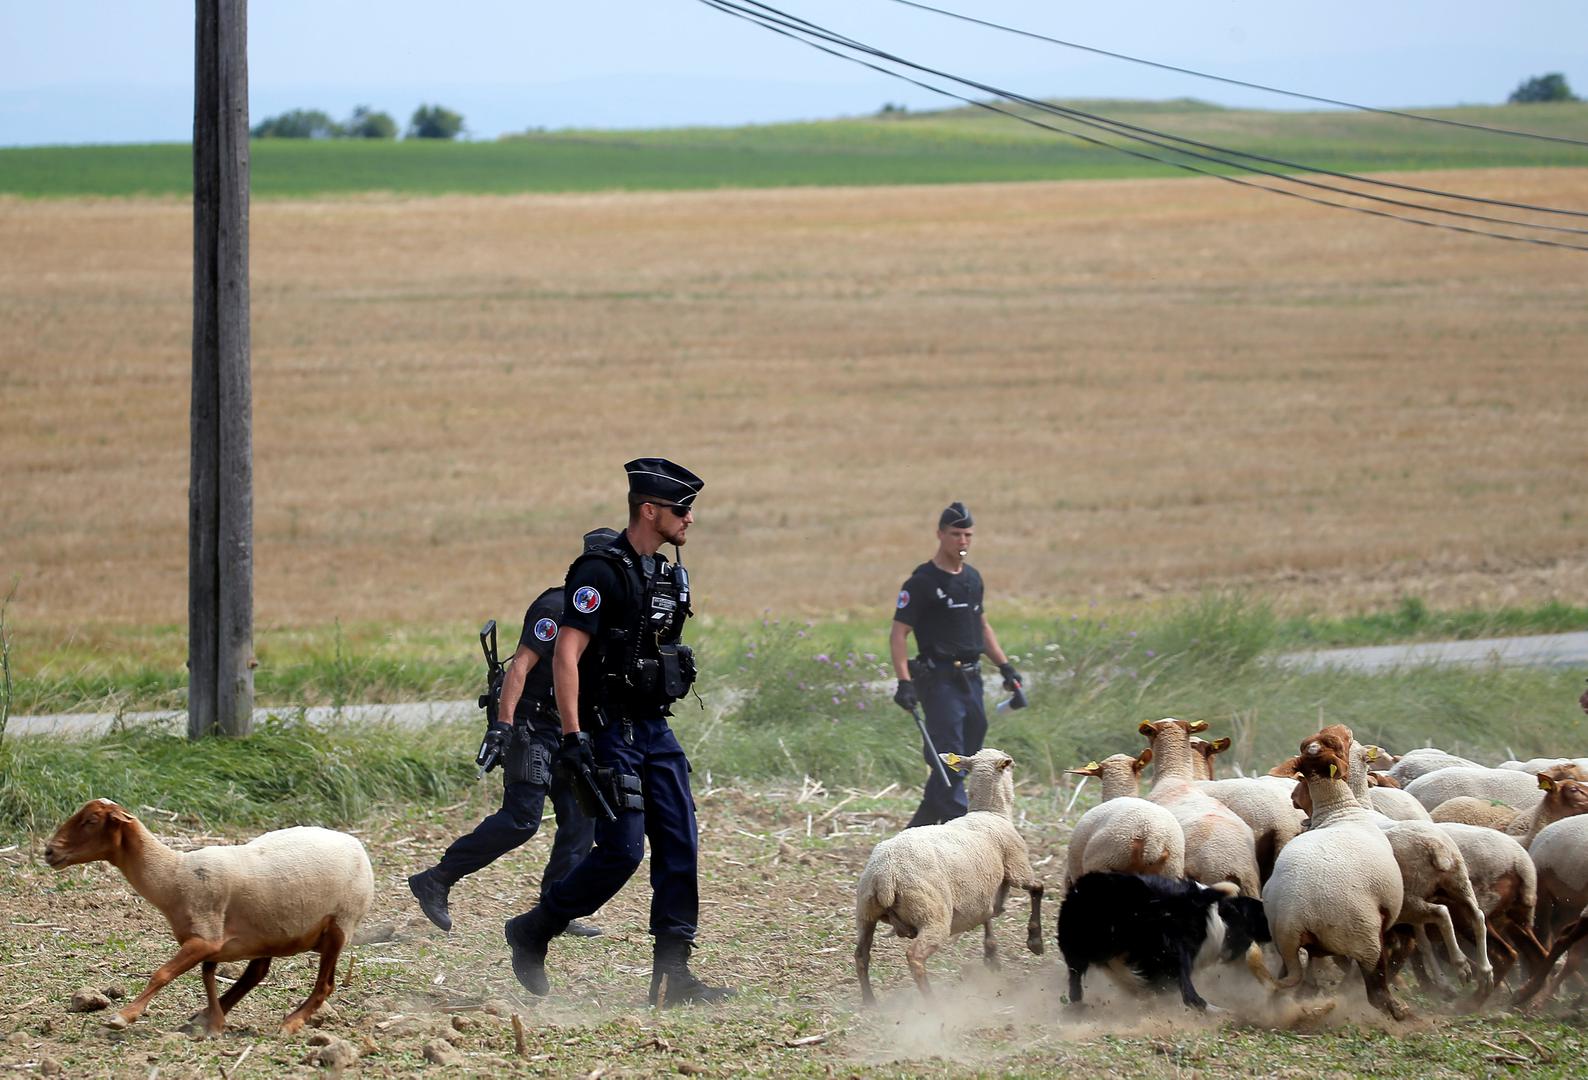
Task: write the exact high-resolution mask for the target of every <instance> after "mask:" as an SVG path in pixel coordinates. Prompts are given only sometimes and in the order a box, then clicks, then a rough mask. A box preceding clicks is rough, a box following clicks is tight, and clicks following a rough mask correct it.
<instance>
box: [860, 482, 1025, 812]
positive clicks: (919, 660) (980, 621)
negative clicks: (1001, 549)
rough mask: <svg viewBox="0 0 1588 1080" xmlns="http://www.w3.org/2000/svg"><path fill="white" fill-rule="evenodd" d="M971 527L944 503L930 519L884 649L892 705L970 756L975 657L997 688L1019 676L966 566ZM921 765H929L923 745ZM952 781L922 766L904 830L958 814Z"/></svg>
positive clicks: (977, 692) (947, 747)
mask: <svg viewBox="0 0 1588 1080" xmlns="http://www.w3.org/2000/svg"><path fill="white" fill-rule="evenodd" d="M974 524H975V522H974V521H973V520H972V518H971V516H970V511H969V510H967V509H965V504H964V503H961V502H956V503H950V504H949V506H948V507H947V509H945V510H944V511H943V512H942V514H940V515H939V516H938V519H937V551H936V552H935V553H933V555H932V557H931V559H929V560H928V561H926V562H924V563H922V564H921V565H920V566H917V567H916V568H915V571H914V572H913V573H912V574H911V575H910V578H909V580H908V581H906V582H905V583H904V588H902V589H900V590H899V599H898V603H897V605H896V606H895V610H894V613H893V630H892V632H891V633H890V634H889V638H888V647H889V652H890V653H891V654H892V659H893V671H894V674H895V675H897V676H898V679H899V687H898V689H897V690H896V691H895V692H894V695H893V700H894V701H895V702H897V703H898V704H899V706H900V707H901V708H903V709H905V710H906V711H909V712H914V711H915V709H916V707H917V706H919V707H920V708H921V709H922V711H923V712H924V713H925V714H926V715H925V720H926V730H927V734H929V735H930V736H931V738H932V744H933V746H935V747H936V749H937V751H938V752H939V753H955V754H960V755H963V756H965V757H970V756H971V755H972V754H974V753H976V752H977V751H978V750H980V749H981V747H982V740H983V739H985V738H986V737H987V712H986V710H985V708H984V707H983V705H982V689H981V656H982V654H983V653H986V654H987V656H988V657H989V658H991V660H992V662H993V663H995V664H997V665H998V673H999V674H1000V675H1002V676H1003V681H1004V683H1003V684H1004V689H1006V690H1017V689H1019V687H1020V682H1021V679H1020V673H1019V672H1018V671H1016V670H1015V669H1014V665H1013V664H1011V663H1010V662H1009V657H1008V656H1006V655H1005V654H1004V651H1003V648H1002V647H1001V646H1000V645H999V644H998V636H997V635H996V634H994V633H993V628H992V626H991V625H990V624H989V623H988V622H987V615H986V613H985V612H984V611H983V610H982V583H981V575H980V574H978V573H977V572H976V568H975V567H974V566H972V565H970V564H969V563H968V562H966V561H965V556H966V555H968V554H969V553H970V543H971V538H972V535H973V531H972V526H973V525H974ZM912 632H913V633H914V634H915V643H916V649H917V655H916V657H915V659H914V660H909V659H907V655H908V651H909V648H908V643H907V642H906V640H905V639H906V638H908V637H909V636H910V634H911V633H912ZM922 753H923V755H924V756H925V757H926V762H927V765H928V766H933V765H934V763H935V759H934V758H933V757H932V754H931V751H929V750H927V749H926V747H925V746H924V745H923V746H922ZM950 775H952V776H953V786H952V787H950V786H948V785H945V784H944V783H943V780H942V776H941V774H940V773H939V771H938V770H937V769H936V768H929V770H928V774H927V780H926V793H925V795H924V797H923V798H922V799H921V805H920V807H919V808H918V809H917V810H916V811H915V816H914V817H912V818H911V819H910V824H909V826H906V828H909V827H913V826H916V825H935V824H937V823H939V822H943V821H948V820H950V819H951V818H957V817H959V816H961V815H962V814H964V813H965V811H966V809H967V806H968V803H967V801H966V798H965V787H964V785H963V784H961V783H960V782H959V777H958V775H957V774H950Z"/></svg>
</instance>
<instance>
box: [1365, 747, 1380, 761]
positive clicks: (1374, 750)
mask: <svg viewBox="0 0 1588 1080" xmlns="http://www.w3.org/2000/svg"><path fill="white" fill-rule="evenodd" d="M1367 759H1368V760H1369V761H1377V760H1378V747H1376V746H1370V747H1368V748H1367Z"/></svg>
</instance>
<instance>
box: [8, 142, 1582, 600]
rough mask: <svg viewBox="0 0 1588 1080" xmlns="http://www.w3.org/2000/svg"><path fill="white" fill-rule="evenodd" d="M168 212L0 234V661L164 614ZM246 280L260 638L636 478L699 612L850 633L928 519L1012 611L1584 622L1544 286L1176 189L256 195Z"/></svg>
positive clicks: (472, 554) (1544, 255) (559, 526)
mask: <svg viewBox="0 0 1588 1080" xmlns="http://www.w3.org/2000/svg"><path fill="white" fill-rule="evenodd" d="M1401 178H1403V179H1407V180H1409V181H1410V182H1414V183H1426V184H1428V185H1430V186H1435V187H1446V188H1454V189H1458V190H1462V191H1468V192H1477V193H1484V194H1492V195H1495V196H1501V197H1504V198H1508V199H1515V200H1522V201H1528V202H1538V203H1546V204H1553V205H1571V206H1588V169H1545V170H1531V171H1528V170H1504V171H1500V170H1496V171H1488V172H1481V171H1480V172H1471V171H1466V172H1460V173H1447V174H1424V175H1410V176H1405V177H1401ZM190 217H191V212H190V208H189V207H188V205H187V204H186V203H184V202H177V201H158V200H109V201H54V202H24V201H18V200H5V201H0V249H3V250H4V251H5V252H6V256H5V258H4V260H3V261H0V394H3V402H4V422H3V424H0V460H3V461H4V462H5V465H4V470H3V474H0V475H3V478H4V482H3V485H0V575H3V576H4V577H5V578H7V579H10V578H13V577H15V578H17V579H18V588H17V592H16V597H15V600H14V601H13V605H14V607H13V613H14V619H15V622H16V623H17V624H18V625H22V626H27V627H31V628H54V629H57V630H64V629H66V628H69V627H77V628H81V627H84V626H90V625H107V626H115V625H149V624H156V623H179V622H181V621H182V620H183V618H184V616H185V611H186V606H185V605H186V553H185V547H186V514H187V501H186V489H187V452H188V447H187V381H188V375H189V318H190V300H189V294H188V289H189V275H190V258H191V256H190V248H189V244H190V227H191V226H190ZM252 245H253V249H252V250H253V313H254V314H253V320H254V321H253V342H254V368H253V372H254V398H255V429H254V443H255V456H256V480H255V484H256V487H255V500H256V530H257V550H256V573H257V584H256V610H257V615H258V618H259V620H260V621H261V623H262V624H264V625H266V626H293V625H325V624H328V623H330V622H331V620H333V619H341V620H344V621H349V620H388V621H392V622H397V623H427V624H436V623H440V622H444V621H448V620H464V619H468V618H472V617H473V616H474V614H475V613H476V612H477V611H478V610H479V609H480V607H481V604H482V600H481V598H482V597H486V598H500V597H504V596H519V595H523V594H525V593H526V590H529V591H533V589H532V586H533V587H535V588H538V587H539V583H542V582H546V581H550V580H553V579H554V578H557V577H560V575H561V572H562V569H563V567H565V566H566V564H567V562H568V560H569V558H570V557H571V555H572V554H573V552H574V550H575V545H576V543H577V538H578V536H579V534H580V533H581V532H582V531H584V530H585V529H587V528H590V527H592V526H594V525H597V524H602V523H611V522H614V521H616V520H617V518H618V517H619V515H620V514H621V511H622V505H623V504H622V494H623V480H622V473H621V470H620V468H619V465H620V463H621V462H622V461H624V460H625V459H627V458H629V457H632V456H636V455H640V454H648V453H661V454H666V455H668V456H672V457H675V458H676V459H678V460H680V461H682V462H684V463H686V464H688V465H689V466H690V467H691V468H693V469H695V470H696V471H698V472H699V473H701V474H702V475H703V476H704V477H705V478H706V480H707V483H708V486H707V488H706V491H705V494H704V495H703V497H702V499H701V505H700V509H699V513H698V515H697V517H698V521H697V524H696V526H695V528H694V530H693V531H692V533H691V537H692V539H693V541H694V542H693V543H692V544H691V545H690V548H689V552H688V554H689V561H690V562H691V565H692V568H693V569H694V572H695V579H696V585H697V592H698V594H699V600H700V606H701V607H702V608H703V609H704V610H707V611H709V612H711V613H714V614H717V615H723V616H743V615H748V614H753V613H758V612H760V611H762V610H763V609H768V608H770V609H773V610H779V611H785V610H786V611H790V612H796V611H797V612H806V613H817V612H821V613H842V612H845V611H858V610H862V609H876V608H878V607H879V606H883V605H886V604H887V603H888V602H889V600H890V598H891V596H892V594H893V590H894V589H896V588H897V585H898V582H899V581H900V580H901V579H902V577H903V576H904V574H905V572H906V571H907V570H908V568H909V566H910V565H911V564H912V563H913V562H914V561H916V560H917V559H919V558H924V557H925V556H926V555H927V554H928V553H929V550H930V545H931V529H932V527H933V525H934V523H935V517H936V513H937V510H938V509H939V508H940V507H941V506H942V505H943V504H944V503H946V502H947V501H949V500H951V499H956V498H957V499H964V500H965V501H966V502H968V503H969V504H970V505H971V507H972V508H973V509H974V510H975V512H976V516H977V519H978V525H979V526H980V538H979V539H978V542H977V548H976V552H975V554H974V555H973V558H974V560H975V561H976V562H977V563H978V565H979V566H980V567H981V568H982V570H983V573H984V575H985V577H986V578H987V580H988V583H989V587H990V589H992V590H994V592H995V593H996V594H997V595H998V596H1000V597H1005V598H1018V602H1019V603H1023V604H1025V605H1027V606H1028V607H1030V608H1033V609H1062V608H1063V607H1064V606H1066V605H1069V604H1073V603H1076V602H1084V601H1085V600H1086V599H1101V600H1103V601H1105V602H1111V603H1112V602H1126V601H1129V600H1132V599H1139V598H1150V597H1153V596H1156V595H1159V594H1163V593H1175V592H1183V591H1188V590H1194V589H1196V588H1199V587H1202V586H1204V585H1206V584H1209V583H1220V584H1227V583H1246V584H1250V585H1253V586H1256V587H1259V588H1262V589H1264V590H1267V591H1272V592H1273V593H1275V594H1276V595H1281V596H1283V597H1285V598H1287V599H1290V600H1294V601H1296V602H1299V603H1304V604H1311V605H1317V606H1319V607H1321V608H1325V609H1339V608H1342V607H1348V606H1350V605H1353V604H1363V603H1369V602H1373V601H1381V600H1386V599H1389V598H1392V597H1394V596H1395V595H1396V594H1397V593H1399V592H1401V591H1403V590H1412V591H1415V592H1417V593H1418V594H1419V595H1421V596H1423V597H1425V598H1426V599H1427V600H1428V601H1429V602H1430V603H1433V604H1463V603H1485V604H1498V603H1510V602H1529V601H1537V600H1542V599H1548V598H1555V597H1562V598H1580V597H1582V596H1584V595H1588V551H1585V549H1584V544H1583V541H1582V535H1583V522H1584V520H1585V519H1588V485H1585V484H1584V483H1583V477H1584V475H1588V439H1584V438H1583V437H1582V432H1581V428H1582V417H1583V415H1584V410H1585V408H1588V359H1585V357H1588V348H1585V346H1584V333H1585V330H1588V261H1585V260H1584V257H1583V256H1582V255H1581V254H1577V253H1573V252H1564V251H1552V250H1548V249H1543V248H1536V247H1530V246H1525V245H1520V244H1506V243H1500V242H1496V241H1490V240H1482V239H1477V238H1470V237H1462V236H1458V235H1455V234H1452V233H1447V232H1440V231H1436V230H1431V229H1422V228H1413V227H1410V226H1406V225H1399V224H1395V223H1392V222H1386V221H1382V220H1376V219H1372V218H1368V217H1364V216H1359V215H1351V214H1344V213H1339V212H1333V211H1327V210H1324V209H1321V208H1318V207H1313V206H1307V205H1305V204H1302V203H1299V202H1296V201H1294V200H1287V199H1280V198H1274V197H1269V196H1262V195H1259V194H1256V193H1253V192H1250V191H1246V190H1242V189H1238V188H1235V187H1234V186H1232V185H1228V184H1222V183H1219V182H1217V181H1215V180H1167V181H1153V180H1134V181H1108V182H1102V181H1098V182H1091V181H1076V182H1067V183H1031V184H984V185H964V186H943V187H909V188H903V187H900V188H868V189H801V190H763V191H717V192H693V193H676V194H613V195H538V196H513V197H447V198H432V199H403V198H396V197H383V196H369V197H362V198H352V199H339V200H326V201H261V202H257V203H256V204H255V206H254V208H253V220H252Z"/></svg>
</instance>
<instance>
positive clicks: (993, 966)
mask: <svg viewBox="0 0 1588 1080" xmlns="http://www.w3.org/2000/svg"><path fill="white" fill-rule="evenodd" d="M981 959H982V963H984V964H986V965H987V970H989V971H997V970H998V939H997V938H996V937H994V936H993V924H992V920H991V919H988V920H987V921H986V922H984V923H982V924H981Z"/></svg>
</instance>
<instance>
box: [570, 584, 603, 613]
mask: <svg viewBox="0 0 1588 1080" xmlns="http://www.w3.org/2000/svg"><path fill="white" fill-rule="evenodd" d="M573 606H574V610H575V611H582V612H584V613H585V614H586V615H588V614H590V613H591V612H592V611H594V610H596V609H597V608H599V607H600V606H601V593H600V592H599V591H597V590H596V589H593V588H591V587H590V586H589V585H581V586H579V588H578V589H577V590H576V591H575V592H574V594H573Z"/></svg>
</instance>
